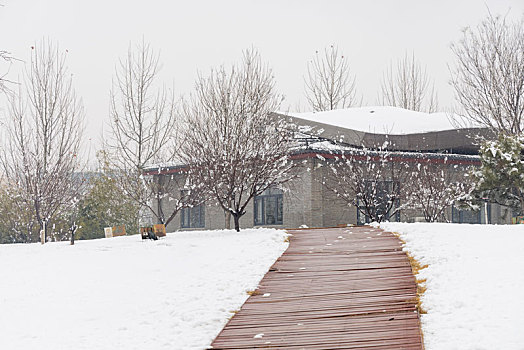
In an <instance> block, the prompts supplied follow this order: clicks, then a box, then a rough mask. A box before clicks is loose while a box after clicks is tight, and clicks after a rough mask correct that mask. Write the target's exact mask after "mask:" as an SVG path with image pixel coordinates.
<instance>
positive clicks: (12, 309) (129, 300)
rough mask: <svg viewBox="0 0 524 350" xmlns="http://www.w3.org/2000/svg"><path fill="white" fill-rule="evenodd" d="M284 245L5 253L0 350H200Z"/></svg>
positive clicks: (252, 242) (111, 244)
mask: <svg viewBox="0 0 524 350" xmlns="http://www.w3.org/2000/svg"><path fill="white" fill-rule="evenodd" d="M285 236H286V234H285V233H284V231H278V230H273V229H256V230H254V229H252V230H243V231H241V232H240V233H236V232H234V231H207V232H201V231H200V232H184V233H172V234H168V236H167V237H165V238H163V239H160V240H159V241H156V242H154V241H144V242H142V241H141V238H140V236H139V235H136V236H127V237H117V238H110V239H99V240H93V241H77V242H76V243H75V245H74V246H70V245H69V244H68V243H67V242H61V243H49V244H46V245H44V246H41V245H40V244H25V245H21V244H18V245H0V349H17V350H22V349H53V350H54V349H90V350H92V349H141V350H143V349H148V350H151V349H170V350H173V349H204V348H205V347H207V346H208V345H209V344H210V343H211V341H212V340H213V339H214V337H215V336H216V335H217V334H218V332H219V331H220V330H221V329H222V327H223V326H224V325H225V323H226V322H227V321H228V318H229V317H230V316H231V315H232V314H231V311H234V310H238V309H239V308H240V306H241V305H242V304H243V302H244V301H245V299H247V297H248V295H247V294H246V291H248V290H253V289H255V288H256V287H257V284H258V282H259V281H260V279H261V278H262V277H263V276H264V274H265V273H266V272H267V270H268V269H269V267H270V266H271V265H272V264H273V262H274V261H275V260H276V259H277V258H278V257H279V256H280V255H281V254H282V253H283V251H284V250H285V249H286V248H287V245H288V243H285V242H284V239H285Z"/></svg>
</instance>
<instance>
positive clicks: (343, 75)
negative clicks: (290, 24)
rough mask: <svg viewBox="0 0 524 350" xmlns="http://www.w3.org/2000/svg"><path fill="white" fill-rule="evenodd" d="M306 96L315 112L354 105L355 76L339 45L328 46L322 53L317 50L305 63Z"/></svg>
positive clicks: (355, 101)
mask: <svg viewBox="0 0 524 350" xmlns="http://www.w3.org/2000/svg"><path fill="white" fill-rule="evenodd" d="M304 83H305V90H306V99H307V101H308V103H309V104H310V105H311V108H313V110H314V111H316V112H319V111H330V110H333V109H337V108H347V107H351V106H353V105H355V104H356V103H357V100H356V89H355V76H354V75H352V74H351V70H350V67H349V62H348V59H347V58H346V57H344V55H343V54H339V52H338V47H337V46H333V45H331V46H330V47H329V48H325V49H324V52H323V54H319V52H318V51H317V52H316V54H315V57H313V59H312V60H311V61H310V62H308V65H307V76H306V77H305V78H304Z"/></svg>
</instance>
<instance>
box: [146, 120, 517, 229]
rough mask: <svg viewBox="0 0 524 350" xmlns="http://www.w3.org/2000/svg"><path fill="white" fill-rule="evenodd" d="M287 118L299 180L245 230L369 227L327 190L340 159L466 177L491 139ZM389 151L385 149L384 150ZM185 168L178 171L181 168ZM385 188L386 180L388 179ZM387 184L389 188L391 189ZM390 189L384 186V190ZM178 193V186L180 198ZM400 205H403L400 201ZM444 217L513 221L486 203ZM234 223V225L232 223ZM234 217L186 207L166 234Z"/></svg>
mask: <svg viewBox="0 0 524 350" xmlns="http://www.w3.org/2000/svg"><path fill="white" fill-rule="evenodd" d="M275 117H284V118H288V119H289V120H290V122H292V123H293V124H295V125H298V126H299V127H300V128H301V129H300V130H301V131H300V133H299V134H300V135H298V136H297V140H296V141H297V144H298V146H297V147H295V149H294V151H293V155H292V157H293V159H295V160H296V161H299V163H300V166H299V168H298V169H297V171H298V176H297V178H296V179H294V180H293V181H291V182H289V183H288V184H287V185H286V188H271V189H269V190H266V191H265V192H264V193H263V194H262V195H260V196H258V197H256V198H254V199H253V200H252V201H251V203H250V204H249V205H248V207H247V210H246V213H245V215H243V216H242V217H241V218H240V227H241V228H250V227H259V226H263V227H275V228H299V227H332V226H340V225H348V224H363V223H366V222H369V217H367V216H366V215H364V214H363V213H362V212H361V211H360V210H358V208H357V207H356V206H354V205H352V204H349V203H348V202H347V201H346V200H343V199H341V198H340V197H339V196H337V195H336V194H335V193H334V192H333V191H332V190H330V189H329V186H326V181H329V180H326V179H329V176H328V172H329V171H330V170H329V164H330V162H333V161H335V159H336V158H337V157H340V155H341V154H344V153H347V152H352V154H358V152H364V150H365V151H366V152H368V153H369V152H374V153H375V154H379V153H380V152H389V154H390V155H391V156H392V157H393V161H399V162H400V161H402V162H412V163H415V162H420V161H423V162H430V163H432V164H435V165H436V166H439V167H441V168H442V169H443V170H444V171H446V172H455V173H457V174H461V173H464V172H466V171H468V169H469V167H472V166H479V165H480V159H479V157H478V155H477V154H478V146H477V145H476V143H475V138H476V137H478V136H479V135H481V136H484V137H486V135H487V133H488V131H487V130H485V129H476V128H473V129H451V130H437V131H429V132H418V133H405V134H396V135H395V134H388V133H371V132H363V131H360V130H354V129H351V128H344V127H340V126H333V125H330V124H325V123H321V122H318V121H311V120H305V119H301V118H299V117H296V116H295V117H292V116H284V115H275ZM384 145H385V146H384ZM178 168H180V167H178ZM176 169H177V168H176V167H164V168H163V170H162V171H160V172H158V171H157V172H155V173H154V175H152V176H157V177H162V176H183V175H182V173H180V172H177V171H176ZM386 182H387V181H386ZM386 182H385V183H384V184H383V186H386V187H387V186H391V184H387V183H386ZM386 187H384V188H386ZM182 190H183V189H180V188H172V189H171V191H172V192H173V193H172V194H173V195H174V196H176V192H177V191H182ZM157 205H162V208H163V210H164V212H170V211H171V210H172V209H173V208H172V207H170V206H171V205H172V203H170V201H166V200H164V201H163V202H162V203H157ZM397 205H401V203H398V204H397ZM445 219H446V220H447V221H451V222H464V223H479V224H480V223H482V224H484V223H494V224H495V223H498V224H502V223H509V222H510V220H511V213H508V212H507V210H505V209H504V208H502V207H500V206H497V205H491V204H487V203H486V204H485V205H483V206H481V208H480V211H468V210H462V209H459V208H458V207H455V206H451V207H450V208H448V209H447V210H446V213H445ZM228 220H230V225H228V224H227V222H228ZM389 220H390V221H406V222H414V221H423V220H424V218H423V215H421V213H419V212H417V211H416V210H400V211H398V212H396V213H395V215H392V216H391V217H389ZM232 221H233V220H232V218H230V219H228V215H227V214H226V213H225V212H224V210H223V209H222V208H221V207H219V206H217V205H216V204H215V203H213V202H212V201H208V202H206V203H204V204H202V205H199V206H194V207H192V208H185V209H182V210H181V212H180V213H179V215H178V216H177V217H175V219H174V220H172V221H171V222H170V223H169V225H168V227H167V229H168V230H169V231H176V230H197V229H199V230H201V229H209V230H213V229H223V228H226V227H228V226H229V227H232V226H233V223H232Z"/></svg>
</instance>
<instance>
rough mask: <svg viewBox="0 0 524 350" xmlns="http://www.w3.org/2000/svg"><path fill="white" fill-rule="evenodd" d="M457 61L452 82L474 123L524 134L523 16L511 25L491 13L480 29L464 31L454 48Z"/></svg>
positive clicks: (502, 130)
mask: <svg viewBox="0 0 524 350" xmlns="http://www.w3.org/2000/svg"><path fill="white" fill-rule="evenodd" d="M451 50H452V51H453V53H454V54H455V58H456V63H455V65H454V67H453V68H452V69H450V70H451V81H450V84H451V86H452V87H453V88H454V90H455V96H456V99H457V101H458V103H459V104H460V106H461V107H462V109H463V113H461V114H463V115H464V117H465V118H466V120H467V121H470V122H472V123H473V124H480V125H483V126H486V127H488V128H490V129H492V130H494V131H496V132H502V133H508V134H514V135H520V134H521V133H522V132H523V131H524V120H523V117H524V17H523V18H521V20H520V21H518V22H514V23H511V22H508V21H507V20H506V18H505V17H498V16H496V17H493V16H492V15H491V14H490V15H489V16H488V17H487V18H485V19H484V20H483V21H482V22H481V23H480V24H479V25H478V26H477V27H476V28H465V29H464V31H463V34H462V38H461V39H460V40H459V41H458V42H456V43H454V44H452V46H451Z"/></svg>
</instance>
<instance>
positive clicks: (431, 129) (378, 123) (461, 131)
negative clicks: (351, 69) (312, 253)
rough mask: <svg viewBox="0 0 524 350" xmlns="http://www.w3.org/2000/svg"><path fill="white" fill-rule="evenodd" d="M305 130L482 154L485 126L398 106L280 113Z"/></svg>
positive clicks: (347, 140)
mask: <svg viewBox="0 0 524 350" xmlns="http://www.w3.org/2000/svg"><path fill="white" fill-rule="evenodd" d="M275 116H277V117H284V118H286V120H288V121H289V122H291V123H292V124H295V125H297V126H298V127H299V130H300V131H301V133H304V134H307V135H312V136H314V137H320V138H322V139H327V140H331V141H334V142H336V143H340V144H345V145H350V146H354V147H365V148H370V149H373V148H377V147H382V146H383V145H384V144H385V143H387V144H388V149H390V150H398V151H411V152H448V153H449V152H450V153H458V154H478V142H476V140H477V139H478V137H479V136H480V137H489V136H490V135H491V133H490V132H489V130H487V129H485V128H481V127H468V128H455V127H454V126H453V123H452V122H451V121H450V118H449V116H448V115H447V114H446V113H422V112H414V111H410V110H406V109H401V108H395V107H359V108H348V109H341V110H333V111H326V112H317V113H276V114H275Z"/></svg>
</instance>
